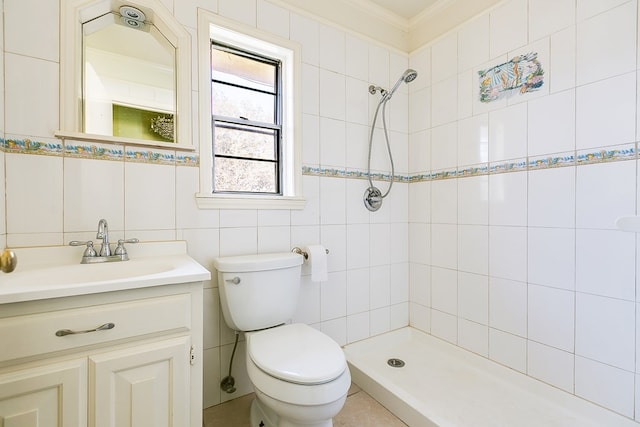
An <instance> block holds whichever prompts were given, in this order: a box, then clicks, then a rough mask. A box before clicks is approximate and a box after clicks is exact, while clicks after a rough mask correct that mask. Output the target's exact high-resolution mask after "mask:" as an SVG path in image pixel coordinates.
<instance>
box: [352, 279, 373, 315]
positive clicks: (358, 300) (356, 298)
mask: <svg viewBox="0 0 640 427" xmlns="http://www.w3.org/2000/svg"><path fill="white" fill-rule="evenodd" d="M369 298H370V297H369V268H368V267H367V268H361V269H357V270H347V315H351V314H356V313H362V312H364V311H369V307H370V305H369Z"/></svg>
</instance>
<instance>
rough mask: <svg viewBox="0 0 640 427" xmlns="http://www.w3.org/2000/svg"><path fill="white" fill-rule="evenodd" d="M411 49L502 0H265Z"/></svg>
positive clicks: (391, 44)
mask: <svg viewBox="0 0 640 427" xmlns="http://www.w3.org/2000/svg"><path fill="white" fill-rule="evenodd" d="M267 1H270V2H273V3H282V4H286V5H287V6H288V7H290V8H293V9H294V10H297V11H300V12H303V13H309V14H312V15H314V16H318V17H320V18H323V19H326V20H329V21H332V22H334V23H335V24H337V25H340V26H343V27H344V28H347V29H350V30H353V31H356V32H359V33H361V34H364V35H366V36H369V37H371V38H373V39H375V40H379V41H380V42H382V43H385V44H387V45H389V46H392V47H395V48H397V49H400V50H402V51H405V52H411V51H413V50H415V49H417V48H419V47H421V46H423V45H425V44H427V43H429V42H431V41H433V40H435V39H436V38H438V37H440V36H442V35H443V34H445V33H447V32H448V31H450V30H452V29H454V28H456V27H457V26H459V25H461V24H462V23H464V22H465V21H468V20H470V19H472V18H473V17H475V16H477V15H478V14H480V13H483V12H485V11H486V10H488V9H490V8H493V7H495V6H496V5H498V4H499V3H501V2H502V1H504V0H322V1H318V0H267Z"/></svg>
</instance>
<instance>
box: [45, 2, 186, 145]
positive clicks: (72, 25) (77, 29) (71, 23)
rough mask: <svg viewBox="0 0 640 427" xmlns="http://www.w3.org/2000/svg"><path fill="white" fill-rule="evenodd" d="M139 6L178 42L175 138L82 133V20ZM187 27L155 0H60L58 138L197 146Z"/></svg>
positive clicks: (159, 27) (164, 32) (174, 43)
mask: <svg viewBox="0 0 640 427" xmlns="http://www.w3.org/2000/svg"><path fill="white" fill-rule="evenodd" d="M125 5H130V6H134V7H137V8H139V9H141V10H142V11H143V12H145V14H146V15H147V21H149V22H152V23H153V25H155V26H156V27H157V28H158V30H159V31H160V32H161V33H162V34H163V35H164V36H165V37H166V38H167V40H169V42H170V43H171V44H172V45H174V46H175V48H176V55H175V57H176V61H175V62H176V65H175V67H176V68H175V71H176V73H175V76H176V112H175V126H176V130H175V137H176V142H159V141H145V140H139V139H131V138H123V137H115V136H106V135H95V134H87V133H84V131H83V128H82V114H83V111H82V85H83V82H82V76H83V66H84V65H83V63H82V57H83V55H82V49H83V32H82V23H83V22H86V21H88V20H90V19H92V18H95V17H97V16H101V15H103V14H105V13H108V12H109V11H117V10H119V8H120V6H125ZM190 40H191V39H190V36H189V33H188V32H187V31H186V30H185V29H184V27H183V26H182V25H181V24H180V23H179V22H178V21H177V20H176V19H175V18H174V17H173V15H172V14H171V12H170V11H169V10H167V9H166V7H165V6H164V5H163V4H162V3H161V2H159V1H157V0H133V1H122V0H62V1H61V3H60V127H61V129H60V130H59V131H57V132H56V136H57V137H58V138H61V139H76V140H90V141H99V142H107V143H116V144H126V145H142V146H153V147H161V148H170V149H174V150H188V151H193V150H195V146H194V144H193V140H192V122H191V42H190Z"/></svg>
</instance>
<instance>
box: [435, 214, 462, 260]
mask: <svg viewBox="0 0 640 427" xmlns="http://www.w3.org/2000/svg"><path fill="white" fill-rule="evenodd" d="M431 264H432V265H434V266H438V267H443V268H452V269H455V268H457V265H458V230H457V227H456V226H455V225H450V224H433V225H432V226H431Z"/></svg>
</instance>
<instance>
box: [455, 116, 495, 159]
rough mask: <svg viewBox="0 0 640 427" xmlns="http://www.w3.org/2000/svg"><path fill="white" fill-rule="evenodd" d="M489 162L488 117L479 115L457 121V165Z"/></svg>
mask: <svg viewBox="0 0 640 427" xmlns="http://www.w3.org/2000/svg"><path fill="white" fill-rule="evenodd" d="M488 161H489V116H488V115H487V114H480V115H477V116H473V117H469V118H468V119H464V120H460V121H458V165H459V166H466V165H477V164H480V163H486V162H488Z"/></svg>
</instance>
